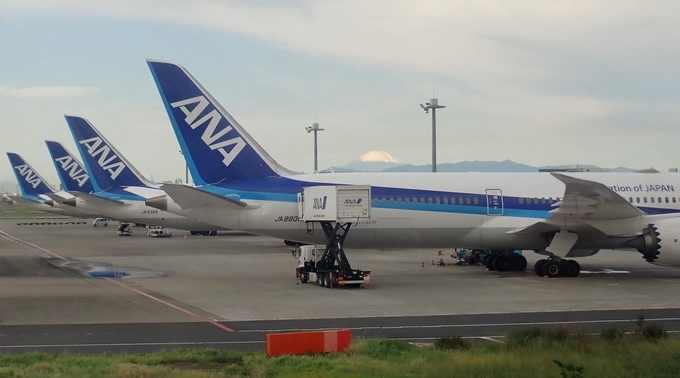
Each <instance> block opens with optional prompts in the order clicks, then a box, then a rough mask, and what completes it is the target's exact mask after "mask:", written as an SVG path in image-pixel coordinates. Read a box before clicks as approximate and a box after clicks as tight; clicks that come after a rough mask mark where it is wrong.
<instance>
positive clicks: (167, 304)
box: [104, 278, 234, 332]
mask: <svg viewBox="0 0 680 378" xmlns="http://www.w3.org/2000/svg"><path fill="white" fill-rule="evenodd" d="M104 279H105V280H107V281H109V282H112V283H114V284H116V285H119V286H122V287H124V288H126V289H128V290H130V291H133V292H135V293H137V294H139V295H142V296H144V297H147V298H149V299H151V300H154V301H156V302H158V303H161V304H164V305H166V306H168V307H171V308H174V309H175V310H177V311H180V312H183V313H185V314H187V315H189V316H193V317H195V318H197V319H201V320H203V321H204V322H207V323H210V324H212V325H214V326H215V327H217V328H221V329H223V330H225V331H227V332H234V330H233V329H231V328H229V327H227V326H225V325H223V324H220V323H219V322H216V321H214V320H212V319H210V318H206V317H205V316H201V315H199V314H197V313H195V312H192V311H189V310H187V309H185V308H182V307H179V306H177V305H174V304H172V303H170V302H167V301H164V300H162V299H160V298H157V297H154V296H153V295H151V294H147V293H145V292H143V291H140V290H137V289H135V288H133V287H130V286H128V285H126V284H124V283H122V282H118V281H116V280H114V279H111V278H104Z"/></svg>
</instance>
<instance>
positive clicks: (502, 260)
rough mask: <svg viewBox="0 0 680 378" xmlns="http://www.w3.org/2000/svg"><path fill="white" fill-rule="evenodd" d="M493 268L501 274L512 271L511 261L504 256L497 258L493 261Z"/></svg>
mask: <svg viewBox="0 0 680 378" xmlns="http://www.w3.org/2000/svg"><path fill="white" fill-rule="evenodd" d="M493 268H494V270H497V271H499V272H505V271H506V270H510V269H509V268H510V259H509V258H508V257H507V256H505V255H503V254H500V255H498V256H496V258H495V259H493Z"/></svg>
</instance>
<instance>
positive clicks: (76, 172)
mask: <svg viewBox="0 0 680 378" xmlns="http://www.w3.org/2000/svg"><path fill="white" fill-rule="evenodd" d="M45 144H47V149H48V150H49V151H50V156H52V162H53V163H54V168H56V169H57V173H58V174H59V179H60V180H61V184H62V186H63V187H64V190H65V191H67V192H68V191H70V190H76V191H79V192H85V193H92V192H93V191H94V188H93V187H92V181H90V176H89V175H88V174H87V171H86V170H85V167H83V165H82V164H81V163H80V162H79V161H78V160H77V159H76V158H75V157H73V155H72V154H71V153H70V152H69V151H68V150H67V149H66V148H64V146H62V145H61V143H59V142H54V141H50V140H46V141H45Z"/></svg>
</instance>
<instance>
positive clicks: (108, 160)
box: [78, 136, 126, 180]
mask: <svg viewBox="0 0 680 378" xmlns="http://www.w3.org/2000/svg"><path fill="white" fill-rule="evenodd" d="M78 143H80V144H82V145H85V147H87V153H88V154H90V156H92V157H93V158H97V155H101V156H99V160H97V163H98V164H99V166H100V167H102V169H103V170H105V171H108V172H109V173H110V174H111V180H115V179H116V177H118V175H119V174H120V173H121V172H123V170H125V168H126V167H125V164H123V162H122V161H121V160H120V158H119V157H118V156H117V155H116V154H112V153H111V148H110V147H109V146H107V145H106V144H103V141H102V138H100V137H98V136H96V137H94V138H90V139H85V140H81V141H79V142H78ZM100 146H101V147H100ZM109 154H111V157H109ZM115 160H118V161H117V162H116V161H115Z"/></svg>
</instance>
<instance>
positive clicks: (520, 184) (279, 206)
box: [169, 173, 680, 250]
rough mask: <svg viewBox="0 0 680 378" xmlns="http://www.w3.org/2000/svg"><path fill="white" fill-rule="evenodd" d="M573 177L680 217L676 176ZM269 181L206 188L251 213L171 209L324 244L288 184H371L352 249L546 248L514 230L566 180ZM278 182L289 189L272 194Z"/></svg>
mask: <svg viewBox="0 0 680 378" xmlns="http://www.w3.org/2000/svg"><path fill="white" fill-rule="evenodd" d="M569 176H572V177H576V178H581V179H585V180H590V181H596V182H600V183H603V184H604V185H606V186H608V187H609V188H610V189H612V190H613V191H614V192H616V193H618V194H619V195H621V196H622V197H624V198H625V199H626V200H628V201H629V202H632V204H633V205H634V206H636V207H638V208H640V209H642V210H643V211H644V212H645V213H647V214H649V218H650V219H661V218H668V217H677V216H679V215H680V175H679V174H663V173H657V174H642V173H569ZM277 180H280V182H279V183H277V182H276V181H277ZM268 181H269V184H268V185H269V186H270V189H265V190H267V191H264V190H256V188H254V187H253V188H251V189H250V190H244V189H245V188H246V187H247V183H242V184H240V185H239V186H240V187H242V188H244V189H238V190H237V189H227V188H225V189H216V188H215V187H204V190H207V191H211V192H215V193H216V194H222V195H226V194H231V195H234V194H236V195H239V196H240V199H241V200H242V201H244V202H247V203H248V204H249V207H252V209H250V210H230V211H225V210H224V209H215V208H210V207H199V208H192V209H189V210H181V208H180V207H179V206H177V205H175V206H169V210H170V211H174V212H176V213H179V214H185V215H187V216H190V217H193V218H197V219H201V220H204V221H206V222H209V223H212V224H218V225H221V226H224V227H229V228H234V229H239V230H243V231H248V232H253V233H257V234H262V235H267V236H273V237H278V238H283V239H290V240H295V241H301V242H308V243H319V242H324V241H325V238H324V235H323V232H322V231H321V229H320V227H318V225H317V226H316V227H315V228H314V229H313V232H308V226H307V225H306V224H305V222H302V221H300V220H299V217H298V207H297V202H296V195H295V194H293V193H292V192H291V189H290V187H291V186H294V187H297V188H299V191H301V188H302V187H306V186H316V185H327V184H334V185H371V187H372V202H371V205H372V209H371V218H370V219H362V220H358V221H357V222H356V223H355V224H354V225H353V228H352V229H351V232H350V236H349V237H348V238H347V241H346V244H345V245H346V246H348V247H353V248H415V247H432V248H447V247H470V248H486V249H533V250H541V249H543V248H545V247H546V246H547V245H548V244H549V241H548V240H546V238H545V237H544V236H542V235H541V234H537V233H533V234H530V233H511V231H513V230H516V229H518V228H522V227H527V226H530V225H532V224H534V223H536V222H538V221H541V220H544V219H546V218H547V217H549V216H550V215H551V213H549V211H550V210H552V209H553V207H552V206H551V205H552V204H554V203H556V202H557V199H558V198H561V197H563V196H564V192H565V185H564V184H563V183H562V182H561V181H559V180H558V179H556V178H555V177H553V176H551V175H550V174H548V173H338V174H307V175H296V176H292V177H288V178H274V179H271V180H268ZM277 185H281V186H282V187H283V186H285V187H286V188H285V190H282V191H280V192H279V191H274V192H271V190H272V189H271V188H276V186H277ZM225 187H228V185H225ZM295 190H297V189H295ZM295 190H294V191H295ZM275 197H276V198H275ZM270 198H271V199H270ZM652 198H653V202H652ZM659 199H660V202H659ZM641 229H642V228H640V230H641ZM617 246H620V240H619V239H616V238H600V239H598V238H594V239H593V238H591V239H582V240H579V242H578V243H577V244H576V246H575V247H574V248H615V247H617Z"/></svg>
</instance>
